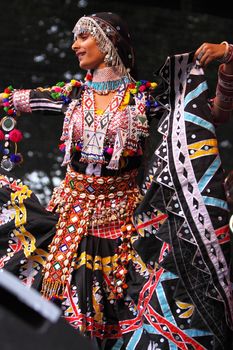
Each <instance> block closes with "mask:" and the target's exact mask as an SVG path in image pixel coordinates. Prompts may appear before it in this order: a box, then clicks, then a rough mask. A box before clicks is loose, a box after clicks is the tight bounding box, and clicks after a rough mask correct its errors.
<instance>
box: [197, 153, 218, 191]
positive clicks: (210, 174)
mask: <svg viewBox="0 0 233 350" xmlns="http://www.w3.org/2000/svg"><path fill="white" fill-rule="evenodd" d="M220 165H221V160H220V157H219V156H217V157H216V158H215V160H214V161H213V163H212V164H211V166H210V167H209V168H208V169H207V170H206V172H205V173H204V174H203V176H202V178H201V179H200V181H199V182H198V187H199V190H200V192H202V191H203V190H204V189H205V187H206V186H207V185H208V183H209V182H210V180H211V179H212V177H213V176H214V174H215V173H216V171H217V170H218V168H219V167H220Z"/></svg>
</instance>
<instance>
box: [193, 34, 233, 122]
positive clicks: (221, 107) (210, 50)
mask: <svg viewBox="0 0 233 350" xmlns="http://www.w3.org/2000/svg"><path fill="white" fill-rule="evenodd" d="M195 58H196V59H198V60H199V62H200V64H201V65H202V66H203V67H205V66H206V65H208V64H209V63H210V62H212V61H214V60H218V61H219V62H220V63H221V65H220V66H219V70H218V83H217V87H216V96H215V97H214V99H213V107H212V113H213V118H214V122H215V123H216V124H220V123H224V122H226V121H228V120H229V119H230V117H231V116H232V111H233V45H230V44H228V43H227V42H226V41H223V42H222V43H221V44H211V43H203V44H202V45H201V46H200V47H199V48H198V49H197V51H196V52H195Z"/></svg>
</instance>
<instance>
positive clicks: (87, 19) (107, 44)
mask: <svg viewBox="0 0 233 350" xmlns="http://www.w3.org/2000/svg"><path fill="white" fill-rule="evenodd" d="M73 33H74V38H75V39H76V38H77V36H78V35H79V34H81V33H90V34H91V35H92V36H93V37H94V38H95V39H96V42H97V44H98V47H99V49H100V51H101V52H103V53H106V60H108V62H109V64H110V65H111V66H118V67H119V69H120V73H121V75H123V76H129V77H130V76H134V75H135V55H134V50H133V47H132V44H131V39H130V34H129V32H128V29H127V27H126V24H125V23H124V22H123V21H122V19H121V18H120V17H119V16H118V15H116V14H114V13H111V12H100V13H96V14H93V15H89V16H83V17H81V18H80V19H79V20H78V22H77V23H76V25H75V27H74V29H73Z"/></svg>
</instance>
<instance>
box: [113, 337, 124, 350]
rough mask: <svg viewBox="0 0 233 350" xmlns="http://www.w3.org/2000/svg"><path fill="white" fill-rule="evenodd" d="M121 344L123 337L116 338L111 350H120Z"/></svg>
mask: <svg viewBox="0 0 233 350" xmlns="http://www.w3.org/2000/svg"><path fill="white" fill-rule="evenodd" d="M123 344H124V341H123V339H122V338H120V339H118V340H117V342H116V343H115V344H114V346H113V347H112V350H120V349H121V347H122V345H123Z"/></svg>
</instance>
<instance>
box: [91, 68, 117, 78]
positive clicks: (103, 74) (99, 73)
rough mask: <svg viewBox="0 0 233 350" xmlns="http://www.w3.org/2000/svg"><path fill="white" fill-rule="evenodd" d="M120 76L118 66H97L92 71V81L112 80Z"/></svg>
mask: <svg viewBox="0 0 233 350" xmlns="http://www.w3.org/2000/svg"><path fill="white" fill-rule="evenodd" d="M121 78H122V75H121V74H120V72H119V68H118V66H114V67H103V68H98V69H95V70H94V71H93V73H92V82H104V81H114V80H119V79H121Z"/></svg>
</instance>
